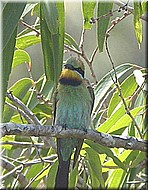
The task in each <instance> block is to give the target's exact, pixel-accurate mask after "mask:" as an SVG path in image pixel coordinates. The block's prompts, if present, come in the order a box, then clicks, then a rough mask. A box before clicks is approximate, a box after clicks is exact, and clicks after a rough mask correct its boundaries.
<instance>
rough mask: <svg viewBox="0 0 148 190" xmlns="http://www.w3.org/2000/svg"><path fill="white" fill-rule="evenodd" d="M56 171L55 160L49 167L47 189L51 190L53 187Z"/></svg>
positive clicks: (56, 163) (56, 162)
mask: <svg viewBox="0 0 148 190" xmlns="http://www.w3.org/2000/svg"><path fill="white" fill-rule="evenodd" d="M57 169H58V160H56V161H55V162H54V163H53V165H52V166H51V167H50V170H49V174H48V181H47V189H53V188H54V186H55V178H56V174H57Z"/></svg>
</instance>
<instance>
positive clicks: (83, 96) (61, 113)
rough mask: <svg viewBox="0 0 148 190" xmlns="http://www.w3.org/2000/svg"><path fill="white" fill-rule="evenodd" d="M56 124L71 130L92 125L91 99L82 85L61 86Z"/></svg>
mask: <svg viewBox="0 0 148 190" xmlns="http://www.w3.org/2000/svg"><path fill="white" fill-rule="evenodd" d="M57 100H58V101H57V108H56V121H55V122H56V124H59V125H66V126H67V127H69V128H88V127H89V126H90V123H91V116H90V115H91V104H92V102H91V97H90V94H89V92H88V89H87V88H86V87H85V86H83V85H82V84H81V85H79V86H77V87H74V86H73V87H72V86H68V85H60V86H59V91H58V95H57Z"/></svg>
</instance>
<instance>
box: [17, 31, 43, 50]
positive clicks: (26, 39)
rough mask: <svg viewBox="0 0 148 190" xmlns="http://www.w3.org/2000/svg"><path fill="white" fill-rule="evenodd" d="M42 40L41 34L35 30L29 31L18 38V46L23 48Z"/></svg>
mask: <svg viewBox="0 0 148 190" xmlns="http://www.w3.org/2000/svg"><path fill="white" fill-rule="evenodd" d="M40 42H41V37H40V36H37V35H36V33H35V32H29V33H27V34H25V35H22V36H20V37H17V38H16V47H17V48H18V49H22V50H23V49H26V48H27V47H30V46H33V45H35V44H38V43H40Z"/></svg>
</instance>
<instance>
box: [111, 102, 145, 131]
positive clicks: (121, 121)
mask: <svg viewBox="0 0 148 190" xmlns="http://www.w3.org/2000/svg"><path fill="white" fill-rule="evenodd" d="M143 109H144V106H140V107H137V108H134V109H132V110H131V111H130V112H131V114H132V116H133V117H134V118H135V117H136V116H137V115H138V114H139V113H140V111H141V110H143ZM132 121H133V120H132V119H131V117H130V116H129V115H128V114H125V115H124V116H123V117H121V118H120V119H119V121H117V122H116V123H115V125H113V126H112V127H111V128H110V129H109V131H108V133H112V132H114V131H116V130H118V129H121V128H123V127H126V126H129V124H130V123H131V122H132Z"/></svg>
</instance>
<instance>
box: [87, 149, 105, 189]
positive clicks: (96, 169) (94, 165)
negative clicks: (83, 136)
mask: <svg viewBox="0 0 148 190" xmlns="http://www.w3.org/2000/svg"><path fill="white" fill-rule="evenodd" d="M85 150H86V152H87V158H88V162H89V165H90V167H91V169H92V170H93V172H92V175H95V176H94V177H95V178H96V179H98V180H99V182H100V185H101V187H102V188H105V182H104V179H103V176H102V165H101V161H100V157H99V155H98V154H97V153H96V152H95V151H94V150H93V149H90V148H85ZM91 177H92V176H91ZM92 188H96V186H95V187H94V186H93V187H92Z"/></svg>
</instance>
